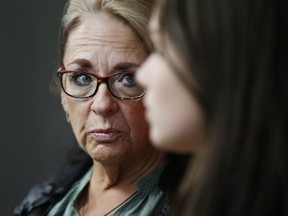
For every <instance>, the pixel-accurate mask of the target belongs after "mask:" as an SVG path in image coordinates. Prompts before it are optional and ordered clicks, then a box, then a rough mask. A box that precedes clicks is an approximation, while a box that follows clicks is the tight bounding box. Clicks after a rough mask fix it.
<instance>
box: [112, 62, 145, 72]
mask: <svg viewBox="0 0 288 216" xmlns="http://www.w3.org/2000/svg"><path fill="white" fill-rule="evenodd" d="M139 67H140V65H139V64H136V63H133V62H120V63H118V64H117V65H115V66H114V70H117V71H133V70H136V69H138V68H139Z"/></svg>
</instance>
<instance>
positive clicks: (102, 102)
mask: <svg viewBox="0 0 288 216" xmlns="http://www.w3.org/2000/svg"><path fill="white" fill-rule="evenodd" d="M92 100H93V102H92V104H91V110H92V111H93V112H95V113H96V114H98V115H102V116H107V115H111V114H113V113H115V112H117V110H118V101H117V100H118V99H117V98H115V97H114V96H113V95H112V94H111V92H110V91H109V89H108V87H107V85H106V84H101V85H100V86H99V88H98V91H97V93H96V94H95V95H94V97H93V98H92Z"/></svg>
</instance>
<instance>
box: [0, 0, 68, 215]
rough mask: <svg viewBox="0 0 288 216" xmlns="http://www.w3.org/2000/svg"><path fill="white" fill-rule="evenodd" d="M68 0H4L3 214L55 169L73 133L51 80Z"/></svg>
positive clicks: (0, 57) (1, 61)
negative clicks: (53, 91) (63, 14)
mask: <svg viewBox="0 0 288 216" xmlns="http://www.w3.org/2000/svg"><path fill="white" fill-rule="evenodd" d="M65 3H66V1H64V0H49V1H42V0H26V1H20V0H18V1H3V0H1V11H0V12H1V13H0V14H1V15H0V16H1V17H0V20H1V21H0V22H1V26H0V31H1V40H0V41H1V47H0V52H1V55H0V64H1V68H0V70H1V78H0V81H1V83H0V96H1V97H0V100H1V102H0V121H1V123H0V142H1V147H0V148H1V149H0V170H1V177H0V194H1V198H0V215H1V216H2V215H3V216H6V215H12V212H13V208H14V206H15V205H16V204H17V203H19V202H20V201H21V200H22V199H23V197H24V196H25V195H26V194H27V192H28V191H29V189H30V188H31V186H32V185H33V184H35V183H39V182H42V181H44V180H47V179H48V178H50V177H52V176H53V175H54V174H56V173H57V172H58V171H59V170H60V168H61V166H62V165H63V163H64V161H65V160H66V156H67V151H68V149H70V147H71V145H72V143H73V141H74V138H73V135H72V132H71V128H70V125H69V124H68V123H66V120H65V116H64V112H63V111H62V107H61V104H60V98H59V97H57V96H55V95H53V93H51V92H50V89H49V84H50V83H51V81H52V76H53V73H55V72H56V70H57V68H58V67H59V65H58V58H59V46H58V38H59V28H60V20H61V17H62V13H63V9H64V5H65Z"/></svg>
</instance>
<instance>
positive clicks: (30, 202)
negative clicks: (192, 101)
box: [15, 0, 168, 216]
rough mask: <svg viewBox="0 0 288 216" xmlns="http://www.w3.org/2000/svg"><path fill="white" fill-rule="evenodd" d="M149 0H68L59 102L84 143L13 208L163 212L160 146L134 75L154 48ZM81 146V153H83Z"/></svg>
mask: <svg viewBox="0 0 288 216" xmlns="http://www.w3.org/2000/svg"><path fill="white" fill-rule="evenodd" d="M152 6H153V1H152V0H125V1H122V0H70V1H69V3H68V7H67V10H66V12H65V15H64V17H63V43H62V49H61V51H62V53H61V62H60V66H61V67H60V68H59V70H58V72H57V76H58V78H59V86H61V102H62V105H63V109H64V111H65V113H66V117H67V121H68V122H69V123H70V124H71V126H72V129H73V132H74V134H75V137H76V139H77V141H78V144H79V147H80V148H79V149H82V150H83V151H82V153H80V157H79V158H78V159H77V161H76V163H75V164H76V165H75V166H76V167H75V166H73V167H72V170H68V171H67V172H66V171H65V172H64V173H61V175H60V177H58V178H57V179H56V180H55V181H52V182H48V183H45V184H44V185H41V186H37V187H34V189H32V191H31V193H30V194H29V195H28V197H27V198H26V199H25V200H24V202H23V203H22V205H20V206H19V207H18V208H17V209H16V211H15V215H49V216H54V215H67V216H73V215H75V216H78V215H79V216H84V215H85V216H87V215H105V216H108V215H115V216H116V215H119V216H120V215H122V216H127V215H142V216H144V215H145V216H146V215H166V214H167V208H168V207H167V197H166V194H165V193H164V192H163V190H162V189H161V188H160V187H159V178H160V175H161V173H162V171H163V165H164V162H165V154H164V153H162V152H160V151H159V150H157V149H155V148H154V147H153V146H152V145H151V143H150V141H149V137H148V124H147V122H146V121H145V118H144V107H143V104H142V97H143V96H144V94H145V90H144V89H143V88H142V87H141V86H140V85H138V84H137V83H136V82H135V80H134V75H135V72H136V70H137V68H138V67H139V66H140V64H142V62H143V61H144V60H145V59H146V57H147V56H148V54H149V53H150V51H151V47H152V46H151V42H150V39H149V37H148V34H147V29H146V25H147V22H148V19H149V16H150V12H151V9H152ZM83 152H85V153H83Z"/></svg>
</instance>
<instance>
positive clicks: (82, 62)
mask: <svg viewBox="0 0 288 216" xmlns="http://www.w3.org/2000/svg"><path fill="white" fill-rule="evenodd" d="M72 64H77V65H79V66H80V67H81V68H83V69H89V68H92V64H91V62H90V61H89V60H87V59H75V60H74V61H72V62H70V63H69V64H68V65H72Z"/></svg>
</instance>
